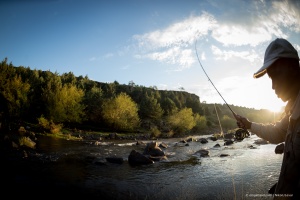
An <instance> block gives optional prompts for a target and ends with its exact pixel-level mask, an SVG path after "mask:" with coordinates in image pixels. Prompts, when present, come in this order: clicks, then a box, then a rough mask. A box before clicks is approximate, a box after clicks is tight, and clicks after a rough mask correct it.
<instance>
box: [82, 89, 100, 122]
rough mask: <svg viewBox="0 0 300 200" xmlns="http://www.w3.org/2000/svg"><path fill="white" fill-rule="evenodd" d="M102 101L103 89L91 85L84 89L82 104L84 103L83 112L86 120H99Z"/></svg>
mask: <svg viewBox="0 0 300 200" xmlns="http://www.w3.org/2000/svg"><path fill="white" fill-rule="evenodd" d="M102 103H103V91H102V89H101V88H100V87H96V86H94V87H92V88H91V89H90V90H88V91H85V97H84V104H85V105H86V109H85V113H86V116H87V117H88V120H89V121H91V122H94V123H99V122H101V119H102V116H101V115H102V113H101V107H102V106H101V105H102Z"/></svg>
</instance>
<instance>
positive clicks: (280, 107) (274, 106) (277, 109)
mask: <svg viewBox="0 0 300 200" xmlns="http://www.w3.org/2000/svg"><path fill="white" fill-rule="evenodd" d="M284 107H285V103H284V102H272V103H270V105H269V106H268V108H267V109H268V110H269V111H271V112H274V113H282V112H283V111H284Z"/></svg>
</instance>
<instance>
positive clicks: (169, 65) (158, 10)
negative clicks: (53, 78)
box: [0, 0, 300, 109]
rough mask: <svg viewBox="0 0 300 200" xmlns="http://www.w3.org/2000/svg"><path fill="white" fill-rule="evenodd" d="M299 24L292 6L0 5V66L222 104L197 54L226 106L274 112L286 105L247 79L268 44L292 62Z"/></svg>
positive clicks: (229, 2)
mask: <svg viewBox="0 0 300 200" xmlns="http://www.w3.org/2000/svg"><path fill="white" fill-rule="evenodd" d="M299 22H300V1H296V0H295V1H264V0H252V1H249V0H244V1H243V0H226V1H223V0H151V1H150V0H123V1H119V0H44V1H38V0H28V1H21V0H7V1H1V2H0V25H1V32H0V35H1V37H0V44H1V45H0V58H1V59H2V60H3V59H4V58H8V61H9V62H12V64H13V65H15V66H24V67H30V68H31V69H38V70H50V71H52V72H57V73H59V74H62V73H65V72H73V73H74V74H75V76H80V75H82V76H86V75H87V76H88V77H89V78H90V79H92V80H95V81H99V82H108V83H110V82H114V81H117V82H119V83H120V84H128V83H129V82H130V81H133V82H134V83H135V84H136V85H141V86H146V87H152V86H156V87H157V88H158V89H161V90H181V89H182V88H183V89H184V90H185V91H187V92H190V93H194V94H196V95H198V96H199V97H200V101H201V102H203V101H206V102H207V103H224V101H223V100H222V98H221V97H220V96H219V95H218V93H217V91H216V90H215V89H214V87H213V86H212V84H211V83H210V82H209V81H208V79H207V77H206V76H205V74H204V72H203V70H202V68H201V66H200V64H199V62H198V61H197V56H196V49H197V53H198V55H199V58H200V61H201V63H202V66H203V67H204V69H205V71H206V73H207V74H208V76H209V77H210V79H211V81H212V82H213V83H214V85H215V86H216V88H217V89H218V90H219V92H220V93H221V94H222V96H223V97H224V99H225V100H226V101H227V103H228V104H233V105H236V106H245V107H248V108H256V109H261V108H266V109H278V108H279V107H280V106H283V105H285V103H283V102H282V101H281V100H280V99H278V98H277V97H276V95H275V94H274V91H273V90H272V88H271V80H270V79H269V78H268V76H267V75H265V76H263V77H261V78H259V79H254V78H253V73H254V72H256V71H257V70H258V69H259V68H260V67H261V65H262V63H263V57H264V52H265V49H266V47H267V46H268V44H269V43H270V42H271V41H272V40H274V39H275V38H277V37H282V38H286V39H288V40H289V41H290V42H291V43H292V44H293V46H294V47H295V48H296V49H297V50H298V54H299V52H300V23H299ZM195 46H196V49H195ZM180 88H181V89H180Z"/></svg>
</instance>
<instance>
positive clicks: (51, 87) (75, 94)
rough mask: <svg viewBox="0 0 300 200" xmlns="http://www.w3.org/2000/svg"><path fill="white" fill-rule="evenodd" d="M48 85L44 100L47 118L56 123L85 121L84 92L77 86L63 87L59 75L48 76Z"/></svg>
mask: <svg viewBox="0 0 300 200" xmlns="http://www.w3.org/2000/svg"><path fill="white" fill-rule="evenodd" d="M46 80H47V84H46V86H45V87H44V88H43V94H42V96H43V100H44V102H45V105H46V109H47V114H46V118H47V119H49V120H52V121H53V122H55V123H64V122H68V123H74V122H82V120H83V119H84V108H85V107H84V105H83V104H82V100H83V96H84V92H83V90H82V89H78V88H77V87H76V86H75V85H72V84H65V85H62V82H61V78H60V76H58V74H57V73H55V74H48V75H47V76H46Z"/></svg>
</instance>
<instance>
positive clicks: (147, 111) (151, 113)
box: [139, 93, 163, 120]
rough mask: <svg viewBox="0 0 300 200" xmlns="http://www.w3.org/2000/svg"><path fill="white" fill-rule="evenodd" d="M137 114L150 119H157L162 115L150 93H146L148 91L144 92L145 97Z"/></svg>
mask: <svg viewBox="0 0 300 200" xmlns="http://www.w3.org/2000/svg"><path fill="white" fill-rule="evenodd" d="M139 114H140V117H141V118H143V119H152V120H159V119H160V118H161V116H162V115H163V110H162V108H161V107H160V104H159V102H158V101H157V99H156V98H155V97H154V95H153V94H152V93H151V94H150V95H148V93H146V94H145V97H144V98H143V99H142V101H141V103H140V110H139Z"/></svg>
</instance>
